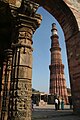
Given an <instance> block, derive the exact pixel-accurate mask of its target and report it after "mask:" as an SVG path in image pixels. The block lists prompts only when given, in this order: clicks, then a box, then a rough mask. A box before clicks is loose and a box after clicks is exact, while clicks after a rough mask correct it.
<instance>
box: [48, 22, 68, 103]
mask: <svg viewBox="0 0 80 120" xmlns="http://www.w3.org/2000/svg"><path fill="white" fill-rule="evenodd" d="M51 32H52V36H51V49H50V52H51V65H50V66H49V69H50V94H53V95H57V96H59V97H60V98H63V99H64V101H65V103H67V102H68V97H67V88H66V80H65V76H64V65H63V64H62V57H61V48H60V46H59V41H58V38H59V36H58V33H57V28H56V24H55V23H53V24H52V30H51Z"/></svg>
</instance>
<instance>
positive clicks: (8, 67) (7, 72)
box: [1, 49, 12, 120]
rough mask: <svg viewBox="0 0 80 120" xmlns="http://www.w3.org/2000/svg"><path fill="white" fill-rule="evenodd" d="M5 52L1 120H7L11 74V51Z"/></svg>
mask: <svg viewBox="0 0 80 120" xmlns="http://www.w3.org/2000/svg"><path fill="white" fill-rule="evenodd" d="M4 52H5V62H4V63H3V67H5V68H4V69H3V84H4V85H3V92H2V97H3V99H2V110H1V120H7V118H8V104H9V89H10V73H11V60H12V59H11V58H12V51H11V50H10V49H7V50H5V51H4Z"/></svg>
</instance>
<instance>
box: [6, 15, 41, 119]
mask: <svg viewBox="0 0 80 120" xmlns="http://www.w3.org/2000/svg"><path fill="white" fill-rule="evenodd" d="M40 22H41V16H40V15H38V14H36V15H35V17H29V16H27V15H24V14H18V16H17V28H18V34H19V35H18V40H17V43H15V44H13V49H14V56H13V68H12V77H11V87H10V99H9V113H8V120H13V119H14V120H31V95H32V51H33V49H32V43H33V42H32V35H33V33H34V32H35V30H36V29H37V28H38V27H39V25H40Z"/></svg>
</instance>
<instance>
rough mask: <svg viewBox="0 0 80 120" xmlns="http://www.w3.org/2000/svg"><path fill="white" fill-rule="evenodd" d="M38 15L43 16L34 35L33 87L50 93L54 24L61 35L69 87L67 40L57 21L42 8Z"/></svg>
mask: <svg viewBox="0 0 80 120" xmlns="http://www.w3.org/2000/svg"><path fill="white" fill-rule="evenodd" d="M37 13H39V14H41V15H42V22H41V25H40V27H39V28H38V29H37V30H36V32H35V33H34V35H33V49H34V51H33V70H32V87H33V88H35V89H37V90H39V91H41V92H47V93H49V81H50V71H49V65H50V48H51V39H50V37H51V29H52V23H56V26H57V29H58V35H59V43H60V47H61V49H62V50H61V54H62V62H63V64H64V65H65V69H64V73H65V78H66V85H67V87H69V86H70V85H69V75H68V66H67V57H66V47H65V38H64V34H63V31H62V29H61V27H60V25H59V23H58V22H57V21H56V19H55V18H54V17H53V16H52V15H51V14H49V13H48V12H47V11H46V10H45V9H43V8H42V7H40V8H39V9H38V11H37Z"/></svg>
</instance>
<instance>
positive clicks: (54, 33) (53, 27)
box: [51, 23, 58, 36]
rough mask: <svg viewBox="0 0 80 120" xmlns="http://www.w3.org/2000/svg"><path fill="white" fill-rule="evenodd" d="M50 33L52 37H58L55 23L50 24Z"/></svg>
mask: <svg viewBox="0 0 80 120" xmlns="http://www.w3.org/2000/svg"><path fill="white" fill-rule="evenodd" d="M51 32H52V36H55V35H56V36H58V33H57V28H56V24H55V23H53V24H52V30H51Z"/></svg>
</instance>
